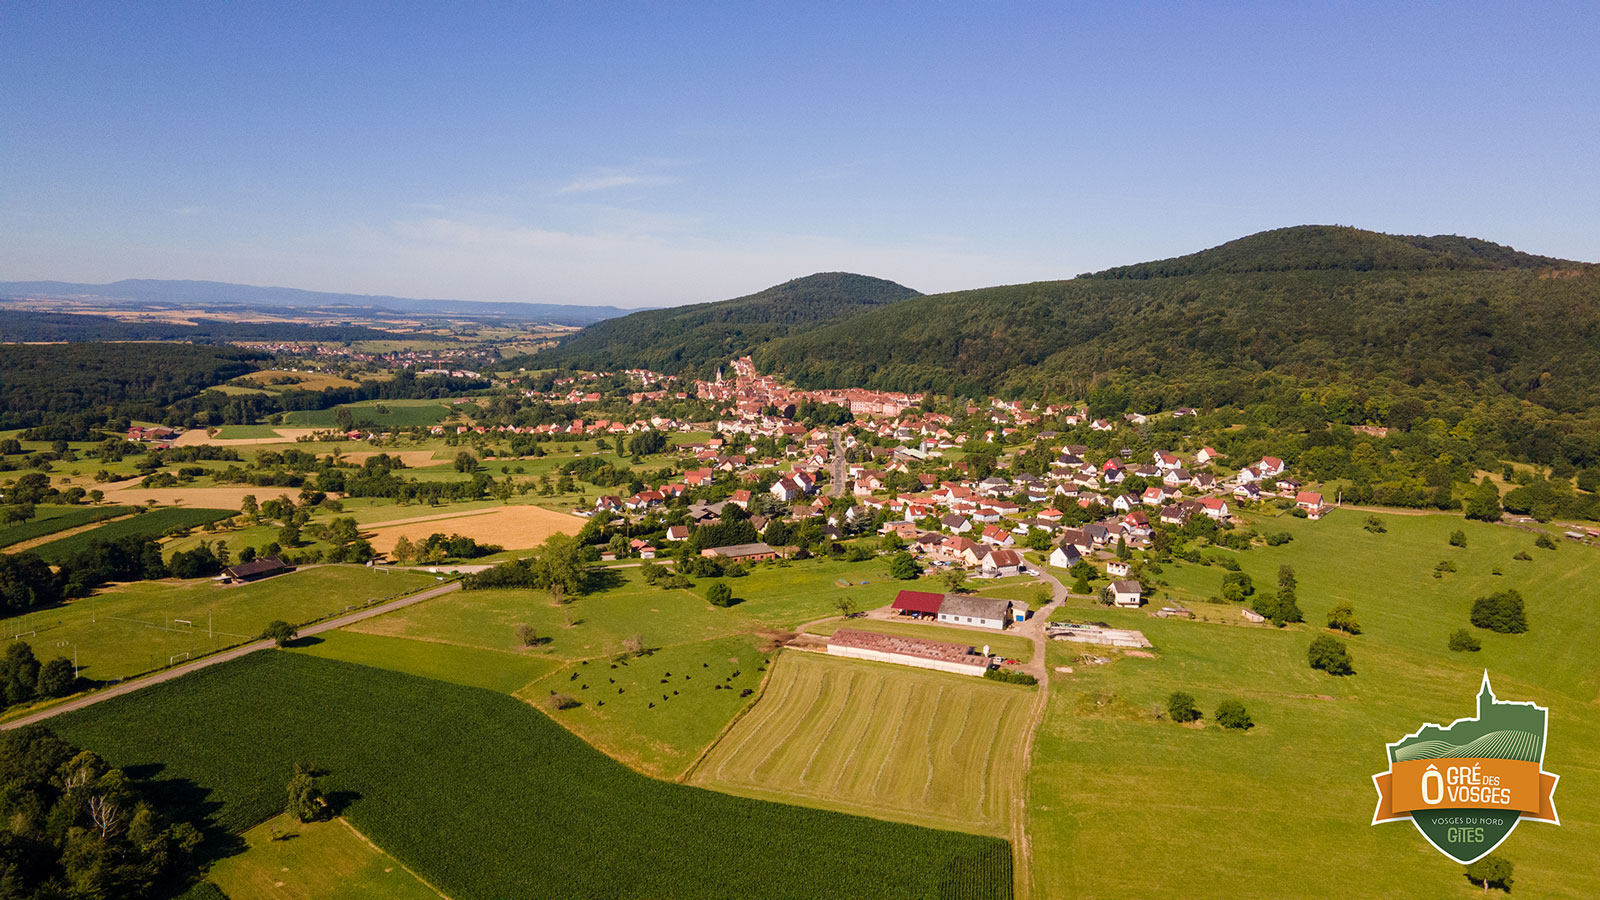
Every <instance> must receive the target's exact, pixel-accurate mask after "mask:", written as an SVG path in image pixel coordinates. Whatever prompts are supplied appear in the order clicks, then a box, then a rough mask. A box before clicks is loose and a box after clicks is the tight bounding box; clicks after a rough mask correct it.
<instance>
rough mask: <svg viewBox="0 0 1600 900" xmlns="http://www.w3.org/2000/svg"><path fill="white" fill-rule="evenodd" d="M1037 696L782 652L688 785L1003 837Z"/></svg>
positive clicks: (979, 682)
mask: <svg viewBox="0 0 1600 900" xmlns="http://www.w3.org/2000/svg"><path fill="white" fill-rule="evenodd" d="M1036 696H1037V694H1036V692H1035V691H1033V690H1030V689H1027V688H1020V687H1016V686H1013V685H1004V684H996V683H993V682H988V681H984V680H983V679H980V678H973V677H970V676H963V675H947V674H944V673H941V672H928V671H924V670H920V669H911V668H907V667H901V666H892V665H888V664H882V663H871V662H863V661H859V660H844V659H837V658H833V657H828V656H824V655H822V654H816V653H803V652H799V651H788V652H785V653H783V654H782V655H781V656H780V657H779V659H778V661H777V664H776V666H775V667H774V669H773V672H772V679H771V682H770V683H769V684H768V685H767V688H766V691H765V693H763V694H762V697H761V701H760V702H759V703H757V704H756V705H755V707H754V708H753V709H751V710H750V712H748V713H746V714H745V715H744V717H743V718H741V719H740V720H739V722H738V724H737V725H735V726H734V727H733V729H732V731H730V732H729V733H728V735H727V736H726V737H724V738H723V739H722V740H721V741H719V742H718V743H717V745H716V746H715V747H713V748H712V750H711V752H710V753H709V754H708V755H707V756H706V759H705V760H704V761H703V762H702V763H701V764H700V765H699V766H698V767H696V769H695V771H694V774H693V776H692V777H691V779H690V780H691V782H692V783H694V784H699V785H703V786H706V787H712V788H716V789H718V790H724V791H728V792H730V793H735V794H741V795H745V796H751V797H763V798H767V799H784V800H789V801H791V802H796V803H804V804H807V805H814V806H820V807H825V808H828V809H838V810H843V811H848V812H856V813H862V814H866V815H874V816H881V817H884V818H891V819H898V820H900V821H905V822H914V823H917V824H922V825H930V826H935V827H943V828H952V829H960V830H962V831H971V832H977V833H986V834H996V835H999V834H1006V833H1008V830H1009V828H1010V824H1011V821H1012V816H1013V815H1014V808H1013V801H1014V800H1015V798H1016V796H1017V794H1016V792H1017V789H1018V788H1019V787H1020V786H1021V783H1022V779H1023V776H1024V773H1023V772H1022V771H1021V769H1020V766H1021V763H1022V759H1023V751H1024V747H1023V735H1024V734H1026V732H1027V721H1028V717H1029V715H1030V712H1031V708H1032V706H1033V702H1034V698H1035V697H1036Z"/></svg>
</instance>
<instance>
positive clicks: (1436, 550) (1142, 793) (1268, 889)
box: [1029, 510, 1600, 898]
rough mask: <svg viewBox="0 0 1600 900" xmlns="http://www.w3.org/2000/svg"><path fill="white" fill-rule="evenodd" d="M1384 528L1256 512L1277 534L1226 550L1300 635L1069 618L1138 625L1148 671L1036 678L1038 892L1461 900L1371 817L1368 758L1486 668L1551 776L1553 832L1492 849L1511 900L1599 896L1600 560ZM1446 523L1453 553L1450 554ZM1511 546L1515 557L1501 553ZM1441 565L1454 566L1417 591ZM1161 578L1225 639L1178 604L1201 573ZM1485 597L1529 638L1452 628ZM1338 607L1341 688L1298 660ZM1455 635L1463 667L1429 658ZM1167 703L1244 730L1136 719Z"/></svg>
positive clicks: (1204, 586)
mask: <svg viewBox="0 0 1600 900" xmlns="http://www.w3.org/2000/svg"><path fill="white" fill-rule="evenodd" d="M1381 518H1383V519H1384V522H1385V525H1386V527H1387V532H1386V533H1381V534H1374V533H1369V532H1367V531H1366V530H1365V529H1364V528H1363V527H1362V526H1363V521H1364V519H1365V514H1364V513H1353V512H1352V511H1349V510H1341V511H1338V512H1335V513H1334V514H1333V515H1331V516H1329V517H1328V518H1326V519H1324V520H1322V521H1321V522H1307V521H1305V520H1301V519H1293V518H1289V517H1284V518H1282V519H1274V520H1271V521H1269V522H1267V523H1265V524H1264V526H1263V528H1264V530H1284V531H1290V532H1291V533H1293V534H1294V535H1295V539H1294V540H1293V541H1292V542H1290V543H1288V544H1284V545H1282V546H1280V547H1273V548H1256V549H1254V550H1251V551H1248V552H1246V553H1241V554H1239V555H1238V559H1239V561H1240V563H1241V565H1242V567H1243V569H1244V571H1246V572H1248V573H1250V574H1251V575H1252V576H1253V577H1254V579H1255V581H1256V583H1257V584H1258V585H1261V586H1262V587H1261V589H1273V588H1274V587H1275V582H1276V577H1277V570H1278V566H1279V565H1281V564H1285V563H1287V564H1290V565H1292V566H1293V567H1294V569H1295V571H1296V575H1297V577H1298V579H1299V590H1298V594H1299V603H1300V606H1301V607H1302V609H1304V611H1305V616H1306V619H1307V620H1308V622H1307V624H1303V625H1293V626H1290V627H1289V628H1286V629H1281V630H1280V629H1275V628H1263V627H1245V626H1242V625H1231V624H1230V625H1225V624H1216V623H1208V622H1190V621H1185V620H1176V619H1157V618H1154V617H1152V616H1149V615H1148V614H1147V613H1146V612H1144V611H1133V610H1116V609H1107V608H1105V607H1092V608H1091V607H1087V606H1085V607H1081V608H1079V609H1077V610H1076V612H1077V613H1078V614H1079V615H1081V616H1083V617H1093V618H1095V619H1099V620H1103V621H1107V622H1109V623H1110V624H1111V625H1113V626H1117V627H1127V628H1137V629H1140V630H1142V631H1143V632H1144V633H1145V634H1146V636H1148V637H1149V638H1150V640H1151V641H1152V642H1153V643H1154V645H1155V651H1156V656H1157V658H1154V659H1139V658H1128V657H1121V658H1117V659H1116V660H1115V661H1114V662H1112V663H1110V664H1109V665H1100V666H1084V665H1076V666H1074V668H1075V672H1074V673H1073V674H1071V675H1052V678H1051V689H1050V699H1049V703H1048V706H1047V711H1046V717H1045V720H1044V722H1043V724H1042V725H1041V727H1040V730H1039V734H1038V737H1037V740H1036V742H1035V745H1034V752H1033V761H1034V764H1033V768H1032V771H1031V774H1030V779H1031V780H1030V798H1029V799H1030V818H1029V831H1030V834H1031V837H1032V843H1033V854H1034V859H1035V860H1036V865H1035V866H1034V867H1033V878H1034V894H1035V896H1041V897H1052V898H1054V897H1061V898H1102V897H1103V898H1112V897H1132V896H1154V895H1157V894H1162V893H1166V892H1168V891H1169V889H1170V887H1171V885H1173V884H1179V883H1181V884H1183V885H1184V886H1185V893H1186V895H1188V896H1193V897H1196V898H1211V897H1215V898H1232V897H1271V896H1281V895H1282V894H1283V885H1284V884H1291V883H1292V884H1295V885H1296V886H1297V887H1296V891H1295V892H1296V893H1297V894H1303V895H1306V896H1347V897H1357V896H1360V897H1369V896H1370V897H1380V896H1388V897H1398V896H1414V897H1424V896H1426V897H1457V896H1459V897H1468V896H1481V890H1474V889H1473V888H1472V887H1471V886H1469V885H1468V884H1467V883H1466V881H1465V879H1463V878H1462V876H1461V871H1462V869H1461V866H1459V865H1456V864H1454V863H1452V862H1451V861H1450V860H1448V859H1446V858H1444V857H1443V856H1441V855H1440V854H1438V853H1437V852H1435V851H1434V850H1433V849H1432V848H1430V847H1428V846H1427V844H1426V843H1425V842H1424V841H1423V840H1422V838H1421V836H1420V835H1418V834H1417V833H1416V830H1415V829H1414V828H1412V827H1410V826H1409V825H1405V824H1394V825H1382V826H1377V827H1373V826H1371V825H1370V824H1369V823H1370V822H1371V819H1372V810H1373V806H1374V803H1375V801H1376V795H1375V792H1374V790H1373V787H1372V781H1371V776H1372V774H1373V773H1375V772H1379V771H1382V770H1383V769H1384V768H1385V765H1386V757H1385V753H1384V744H1385V743H1386V742H1388V741H1394V740H1398V739H1399V738H1400V737H1402V736H1404V735H1405V734H1408V733H1410V732H1412V731H1415V730H1416V728H1417V727H1418V726H1419V725H1421V724H1422V723H1423V722H1448V721H1449V720H1451V719H1454V718H1456V717H1460V716H1470V715H1472V714H1473V710H1474V697H1475V696H1476V694H1477V691H1478V686H1479V683H1480V680H1481V679H1482V677H1483V673H1484V671H1485V670H1487V671H1488V673H1489V676H1490V678H1491V679H1492V680H1493V683H1494V687H1495V690H1496V692H1497V693H1498V694H1499V696H1500V698H1501V699H1505V700H1532V701H1536V702H1538V703H1540V704H1541V705H1545V706H1548V707H1549V708H1550V730H1549V735H1550V740H1549V745H1548V750H1547V755H1546V758H1545V769H1546V770H1548V771H1551V772H1555V773H1557V774H1559V775H1561V776H1562V777H1561V782H1560V786H1559V787H1558V789H1557V790H1556V794H1555V796H1556V808H1557V809H1558V811H1559V813H1560V816H1561V825H1560V826H1559V827H1555V826H1550V825H1544V824H1540V823H1524V824H1522V825H1521V826H1519V827H1518V829H1517V830H1516V832H1515V833H1514V834H1513V835H1512V836H1511V838H1510V839H1509V840H1507V842H1506V843H1505V844H1503V845H1502V846H1501V847H1500V849H1499V850H1498V851H1496V852H1497V853H1499V854H1501V855H1504V856H1507V857H1509V858H1510V859H1512V860H1513V861H1514V863H1515V864H1516V887H1515V890H1516V895H1517V896H1523V897H1540V898H1544V897H1560V898H1566V897H1570V898H1580V897H1593V896H1596V895H1600V853H1597V851H1596V849H1595V848H1596V846H1597V836H1600V704H1597V697H1600V661H1597V659H1596V657H1595V655H1594V650H1593V648H1594V647H1595V646H1597V644H1600V596H1597V595H1596V593H1595V592H1594V590H1593V588H1592V585H1593V584H1595V583H1596V580H1597V578H1600V551H1597V550H1596V549H1594V548H1590V547H1583V546H1579V545H1576V544H1572V543H1569V542H1564V541H1563V542H1561V543H1560V545H1559V547H1558V549H1556V550H1541V549H1537V548H1534V547H1533V540H1534V537H1535V536H1534V535H1533V534H1529V533H1527V532H1525V531H1520V530H1517V529H1514V528H1510V527H1507V526H1497V525H1486V524H1481V523H1470V522H1465V521H1463V520H1462V519H1460V518H1459V517H1451V516H1400V515H1390V516H1381ZM1457 529H1460V530H1462V531H1464V533H1465V536H1466V539H1467V546H1466V548H1459V547H1452V546H1450V545H1449V542H1448V537H1449V534H1450V532H1451V531H1454V530H1457ZM1523 549H1526V550H1527V552H1528V553H1529V554H1530V555H1532V556H1533V559H1532V561H1528V562H1524V561H1518V560H1514V559H1513V558H1512V557H1513V556H1514V554H1515V553H1517V552H1518V551H1520V550H1523ZM1443 559H1451V560H1452V561H1454V562H1455V563H1456V565H1457V572H1455V573H1448V574H1444V575H1443V576H1442V577H1441V578H1438V579H1435V578H1434V577H1433V574H1432V573H1433V567H1434V565H1435V564H1436V563H1437V562H1438V561H1440V560H1443ZM1165 568H1166V570H1165V572H1163V573H1161V574H1160V575H1157V576H1155V577H1156V578H1157V579H1161V580H1168V581H1170V582H1171V584H1170V586H1169V587H1162V588H1158V589H1159V590H1171V591H1172V593H1173V595H1174V598H1175V599H1177V598H1182V599H1184V600H1185V601H1186V603H1187V605H1190V606H1191V607H1192V608H1194V609H1195V610H1196V611H1197V612H1202V613H1206V612H1208V611H1212V610H1221V611H1223V612H1224V613H1227V614H1228V615H1226V616H1225V617H1224V620H1225V621H1229V622H1242V620H1241V619H1239V618H1238V613H1237V609H1236V608H1235V607H1236V605H1235V604H1223V605H1214V604H1210V603H1206V602H1204V601H1203V600H1201V599H1193V598H1204V597H1206V596H1210V595H1211V594H1213V593H1215V592H1218V591H1219V589H1220V582H1221V571H1222V570H1220V569H1218V568H1215V567H1209V568H1208V567H1201V566H1193V565H1182V566H1167V567H1165ZM1495 568H1499V569H1501V570H1502V572H1503V573H1504V574H1502V575H1494V574H1493V570H1494V569H1495ZM1505 588H1516V589H1517V590H1518V591H1520V592H1521V593H1522V595H1523V596H1524V598H1525V599H1526V601H1527V610H1528V613H1527V614H1528V621H1529V624H1530V630H1529V631H1528V632H1527V633H1525V634H1520V635H1502V634H1494V633H1491V632H1487V631H1482V630H1479V629H1470V626H1469V625H1468V622H1467V619H1468V610H1469V609H1470V607H1471V604H1472V601H1473V599H1474V598H1476V597H1478V596H1482V595H1484V594H1487V593H1490V592H1492V591H1496V590H1503V589H1505ZM1337 602H1349V603H1351V604H1353V605H1354V607H1355V610H1356V615H1357V618H1358V620H1359V621H1360V624H1361V627H1362V633H1361V634H1360V635H1356V636H1341V637H1342V639H1343V640H1345V641H1346V642H1347V644H1348V645H1349V647H1350V652H1351V655H1352V656H1353V658H1354V666H1355V670H1356V674H1355V675H1353V676H1348V677H1344V678H1335V677H1332V676H1329V675H1326V674H1324V673H1321V672H1316V671H1313V670H1312V669H1310V668H1309V667H1308V666H1307V663H1306V648H1307V646H1308V645H1309V644H1310V642H1311V639H1312V638H1313V637H1314V636H1316V635H1317V634H1319V633H1324V630H1323V629H1322V628H1321V627H1320V625H1321V623H1322V622H1323V621H1325V619H1326V616H1327V612H1328V609H1329V608H1330V607H1331V606H1332V605H1333V604H1335V603H1337ZM1068 615H1069V616H1070V615H1071V613H1068ZM1462 627H1468V628H1469V629H1470V630H1472V631H1473V632H1474V633H1475V635H1476V636H1477V637H1478V638H1479V639H1480V640H1481V641H1482V642H1483V649H1482V651H1480V652H1477V653H1452V652H1450V651H1449V650H1447V649H1446V638H1447V636H1448V635H1449V634H1450V632H1452V631H1454V630H1456V629H1457V628H1462ZM1083 652H1085V650H1084V648H1081V647H1078V646H1077V645H1070V644H1060V643H1053V644H1052V646H1051V648H1050V660H1049V661H1050V663H1051V665H1052V666H1054V665H1072V664H1073V663H1074V658H1075V656H1076V655H1077V654H1080V653H1083ZM1175 690H1182V691H1187V692H1189V693H1190V694H1192V695H1194V697H1195V698H1196V700H1197V701H1198V705H1199V706H1200V708H1201V710H1202V711H1203V712H1204V713H1205V714H1206V716H1207V717H1209V716H1210V715H1211V714H1212V713H1213V711H1214V710H1215V709H1216V706H1217V704H1218V703H1219V702H1220V701H1221V700H1223V699H1226V698H1235V699H1239V700H1241V701H1243V702H1244V704H1245V705H1246V707H1247V708H1248V709H1249V711H1250V714H1251V716H1252V718H1253V719H1254V720H1255V723H1256V725H1255V727H1254V728H1252V729H1251V730H1250V731H1248V732H1245V733H1238V732H1226V731H1224V730H1223V729H1221V728H1219V727H1217V726H1215V725H1212V724H1207V723H1209V718H1207V719H1204V720H1202V725H1203V726H1204V727H1194V726H1189V727H1184V726H1178V725H1174V724H1172V723H1171V722H1167V721H1157V720H1156V719H1155V718H1154V715H1153V710H1154V708H1155V707H1156V706H1157V705H1158V704H1160V703H1162V702H1163V701H1164V699H1165V697H1166V696H1167V694H1169V693H1170V692H1172V691H1175ZM1219 811H1221V812H1220V813H1219ZM1219 815H1223V816H1225V817H1226V827H1219ZM1307 859H1315V860H1316V864H1315V865H1306V864H1305V860H1307ZM1050 860H1059V861H1063V864H1060V865H1052V864H1049V863H1048V862H1047V861H1050ZM1077 860H1092V861H1104V860H1114V861H1116V864H1115V865H1103V864H1095V865H1075V864H1072V863H1071V861H1077ZM1375 861H1378V862H1375Z"/></svg>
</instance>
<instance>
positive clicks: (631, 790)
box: [53, 651, 1011, 900]
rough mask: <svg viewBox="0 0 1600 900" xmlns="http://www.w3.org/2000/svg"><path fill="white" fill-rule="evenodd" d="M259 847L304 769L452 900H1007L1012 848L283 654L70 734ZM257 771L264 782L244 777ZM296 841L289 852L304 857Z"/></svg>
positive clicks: (455, 690)
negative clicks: (598, 743) (700, 781)
mask: <svg viewBox="0 0 1600 900" xmlns="http://www.w3.org/2000/svg"><path fill="white" fill-rule="evenodd" d="M53 725H54V727H55V728H56V730H57V731H58V732H59V733H60V734H61V735H62V736H63V737H64V738H66V739H67V740H69V741H72V742H74V743H76V744H78V745H79V746H83V747H86V748H89V749H93V750H95V751H96V752H98V753H101V754H102V755H103V756H105V757H106V759H107V760H108V761H110V762H111V763H112V764H113V765H118V766H123V767H131V766H160V779H159V783H160V784H164V785H167V786H168V787H170V788H171V789H172V794H171V795H170V798H171V799H172V800H174V801H176V800H179V799H181V798H187V799H188V801H189V802H190V803H199V804H203V805H207V806H210V807H211V809H212V810H213V819H214V821H215V822H216V823H217V824H218V825H219V826H221V827H223V828H227V829H231V830H239V831H242V830H243V829H245V828H248V827H250V826H252V825H256V824H259V823H260V822H263V821H266V820H267V819H269V818H271V817H272V816H275V815H277V814H278V813H280V812H281V810H282V809H283V804H284V784H285V782H286V781H287V779H288V777H289V774H290V772H291V771H292V769H293V766H294V763H295V762H296V761H304V760H313V761H314V762H315V764H316V765H317V766H318V767H319V768H320V769H322V770H324V771H326V772H327V773H328V774H327V775H326V776H325V789H326V790H327V792H328V793H329V794H330V796H334V797H336V798H341V800H342V803H341V805H342V809H341V812H342V814H343V815H344V816H345V817H346V818H347V819H348V820H349V821H350V823H351V824H352V825H354V826H355V827H356V828H357V829H359V830H360V832H361V833H362V834H363V835H365V836H367V837H368V838H370V839H371V840H372V841H373V842H374V843H375V844H377V845H378V846H379V847H380V848H382V849H383V850H384V851H385V852H387V853H389V854H390V855H392V856H393V857H394V858H395V859H396V860H398V861H399V862H401V863H403V864H404V865H406V866H407V867H409V868H410V869H411V870H412V871H414V872H415V873H416V874H417V875H418V876H419V877H420V878H421V879H423V880H424V881H426V882H427V883H429V884H432V885H434V886H436V887H437V888H438V889H439V890H440V891H441V892H442V893H444V894H445V895H446V896H448V897H450V898H452V900H504V898H508V897H516V898H522V900H540V898H551V900H555V898H561V900H566V898H573V897H641V898H642V897H650V898H675V900H700V898H705V900H726V898H731V897H740V898H744V897H752V898H753V897H776V896H784V897H795V898H800V897H805V898H815V900H827V898H841V900H844V898H852V900H853V898H862V897H873V898H881V900H923V898H929V897H940V898H948V900H1002V898H1009V897H1010V896H1011V856H1010V847H1009V845H1008V844H1007V843H1006V842H1004V841H1001V840H997V839H995V838H992V837H981V836H977V835H972V834H961V833H957V832H953V831H935V830H931V829H926V828H917V827H914V826H911V825H904V824H897V823H893V822H884V821H878V820H874V819H868V818H862V817H856V816H846V815H840V814H838V813H833V812H827V811H823V810H816V809H807V808H804V807H799V806H785V805H781V804H775V803H764V802H761V801H758V800H751V799H745V798H741V797H733V796H729V795H727V794H721V793H717V792H714V791H706V790H701V789H698V788H694V787H689V786H685V785H677V784H670V783H667V782H663V781H657V780H655V779H651V778H646V777H644V776H642V775H639V774H637V773H635V772H633V771H631V770H629V769H627V768H626V767H624V766H622V765H620V764H618V763H616V762H614V761H612V760H611V759H609V758H607V757H606V756H605V755H603V754H601V753H599V752H597V751H595V750H594V749H593V748H591V747H589V746H588V745H587V744H585V743H584V742H583V741H581V740H579V739H578V738H576V737H574V736H572V735H571V734H570V733H568V732H567V731H566V730H564V729H562V728H560V727H559V726H557V725H555V724H553V723H552V722H551V721H550V719H548V718H547V717H545V716H544V715H543V714H542V713H539V712H537V711H535V710H533V709H531V708H529V707H528V706H527V705H526V704H524V703H521V702H519V701H517V700H515V699H513V698H511V697H507V696H504V695H502V694H498V693H495V692H492V691H485V690H481V689H477V688H470V687H462V686H459V685H453V684H448V683H446V682H442V681H435V680H431V679H425V678H417V677H413V676H409V675H404V674H400V673H397V672H389V671H384V670H382V669H376V668H371V667H367V666H360V665H353V664H350V663H344V662H337V661H333V660H326V659H317V658H315V657H312V656H309V655H306V654H297V653H285V652H280V651H267V652H263V653H256V654H252V655H250V656H247V657H244V658H242V659H238V660H234V661H232V662H229V663H227V664H224V665H219V666H216V667H214V668H210V669H206V670H204V671H201V672H197V673H195V674H192V675H189V676H186V677H184V678H181V679H178V680H175V681H171V682H167V683H164V684H159V685H155V686H153V687H150V688H148V689H146V690H143V691H139V692H137V693H134V694H129V695H126V696H123V697H117V698H115V699H113V700H110V701H107V702H105V703H101V704H98V705H96V706H92V707H89V708H87V709H83V710H78V711H75V712H73V713H69V714H66V715H64V716H62V717H60V718H58V719H57V720H55V722H54V723H53ZM242 760H248V763H249V764H248V765H242V764H241V761H242ZM291 843H292V842H291Z"/></svg>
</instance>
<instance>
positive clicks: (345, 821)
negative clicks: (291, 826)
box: [339, 816, 450, 900]
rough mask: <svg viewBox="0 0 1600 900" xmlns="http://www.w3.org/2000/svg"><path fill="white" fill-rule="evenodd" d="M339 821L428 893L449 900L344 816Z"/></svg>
mask: <svg viewBox="0 0 1600 900" xmlns="http://www.w3.org/2000/svg"><path fill="white" fill-rule="evenodd" d="M339 821H340V822H341V823H343V824H344V827H346V828H348V829H350V833H351V834H353V835H355V836H356V837H358V838H360V839H361V840H362V842H363V843H365V844H366V845H367V846H368V847H371V848H372V849H374V850H376V851H378V852H379V853H382V854H383V855H384V856H387V857H389V858H390V859H392V860H394V864H395V865H397V866H399V867H400V868H401V869H403V870H405V872H406V874H408V875H410V876H411V877H412V878H415V879H416V880H417V881H418V882H419V883H421V884H422V886H423V887H425V888H427V889H428V890H430V891H433V892H434V893H435V894H438V895H439V897H440V900H450V895H449V894H446V893H445V892H444V891H441V890H439V889H438V888H437V887H434V885H433V882H431V881H429V880H428V879H426V878H423V877H422V876H421V875H418V874H417V871H416V870H415V869H413V868H411V867H410V866H408V865H406V864H405V863H404V862H402V861H401V859H400V857H398V856H395V855H394V854H393V853H390V852H389V851H387V850H385V849H383V848H382V847H379V846H378V845H377V844H376V843H374V842H373V840H372V838H369V837H367V836H366V835H365V834H363V833H362V831H361V829H359V828H357V827H355V826H354V825H351V824H350V820H349V819H347V818H345V817H344V816H339Z"/></svg>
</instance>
